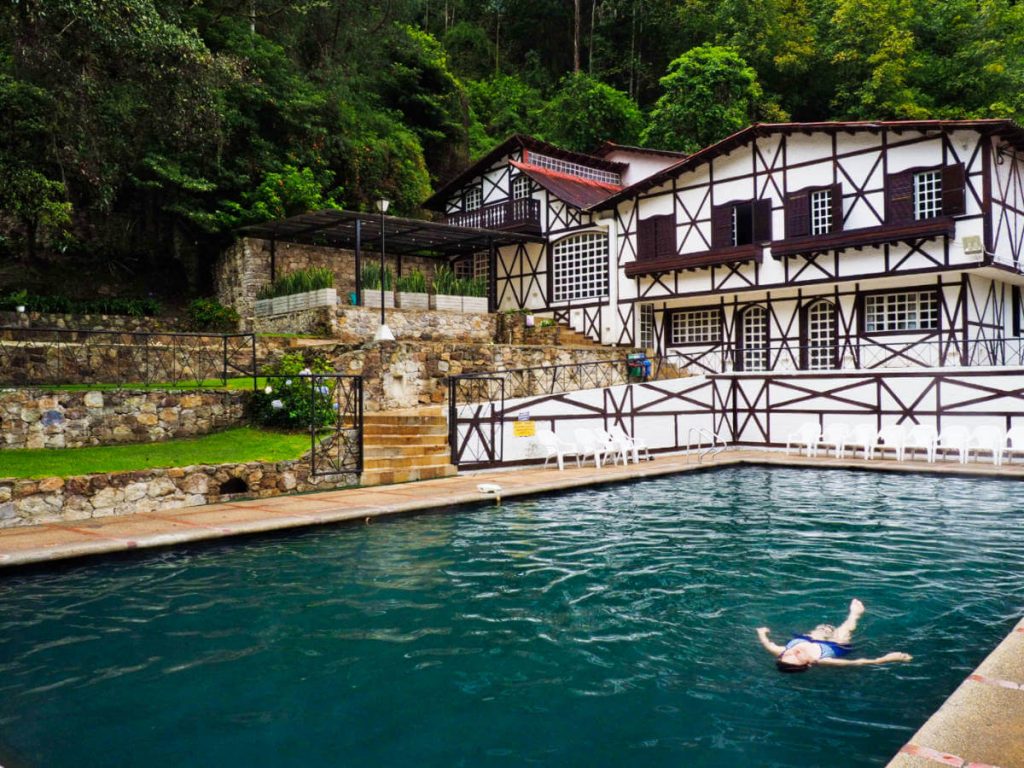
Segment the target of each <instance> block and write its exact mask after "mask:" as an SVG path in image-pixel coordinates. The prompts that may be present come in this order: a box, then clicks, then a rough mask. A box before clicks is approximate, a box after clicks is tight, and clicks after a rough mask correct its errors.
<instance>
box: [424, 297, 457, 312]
mask: <svg viewBox="0 0 1024 768" xmlns="http://www.w3.org/2000/svg"><path fill="white" fill-rule="evenodd" d="M462 299H463V297H462V296H450V295H448V294H444V293H437V294H434V295H433V296H431V297H430V308H431V309H435V310H439V311H441V312H461V311H462Z"/></svg>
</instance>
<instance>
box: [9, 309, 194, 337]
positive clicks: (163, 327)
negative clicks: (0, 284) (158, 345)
mask: <svg viewBox="0 0 1024 768" xmlns="http://www.w3.org/2000/svg"><path fill="white" fill-rule="evenodd" d="M0 326H9V327H13V328H73V329H76V330H81V331H128V332H131V333H140V332H146V333H160V332H163V331H187V330H188V323H187V322H186V321H185V320H184V319H182V318H180V317H132V316H130V315H64V314H56V313H49V312H24V313H21V312H0Z"/></svg>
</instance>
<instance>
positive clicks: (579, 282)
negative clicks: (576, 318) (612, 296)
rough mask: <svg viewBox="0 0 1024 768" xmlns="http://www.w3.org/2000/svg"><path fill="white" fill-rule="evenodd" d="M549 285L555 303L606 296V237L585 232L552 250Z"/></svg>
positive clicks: (561, 242) (568, 238)
mask: <svg viewBox="0 0 1024 768" xmlns="http://www.w3.org/2000/svg"><path fill="white" fill-rule="evenodd" d="M551 284H552V288H553V291H552V293H553V294H554V300H555V301H571V300H573V299H594V298H600V297H604V296H607V295H608V236H607V235H606V234H605V233H603V232H588V233H586V234H582V235H573V236H572V237H566V238H564V239H562V240H559V241H558V242H557V243H555V244H554V245H552V246H551Z"/></svg>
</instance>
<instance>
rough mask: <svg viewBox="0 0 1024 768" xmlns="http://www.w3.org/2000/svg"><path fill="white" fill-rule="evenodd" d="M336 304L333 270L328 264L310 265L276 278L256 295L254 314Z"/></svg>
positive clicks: (272, 313)
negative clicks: (326, 265) (325, 265)
mask: <svg viewBox="0 0 1024 768" xmlns="http://www.w3.org/2000/svg"><path fill="white" fill-rule="evenodd" d="M337 303H338V292H337V291H336V290H335V288H334V273H333V272H331V270H330V269H328V268H327V267H310V268H309V269H300V270H298V271H297V272H292V273H290V274H287V275H284V276H282V277H279V278H278V279H277V280H275V281H274V282H273V283H271V284H270V285H267V286H264V287H263V288H262V289H261V290H260V292H259V293H258V294H256V314H257V315H280V314H283V313H285V312H299V311H301V310H304V309H313V308H315V307H333V306H334V305H335V304H337Z"/></svg>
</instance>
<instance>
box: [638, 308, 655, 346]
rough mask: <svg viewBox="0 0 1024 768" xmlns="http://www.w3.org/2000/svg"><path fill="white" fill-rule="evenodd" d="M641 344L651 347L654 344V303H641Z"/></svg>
mask: <svg viewBox="0 0 1024 768" xmlns="http://www.w3.org/2000/svg"><path fill="white" fill-rule="evenodd" d="M640 346H641V347H643V348H644V349H650V348H652V347H653V346H654V305H653V304H641V305H640Z"/></svg>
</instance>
